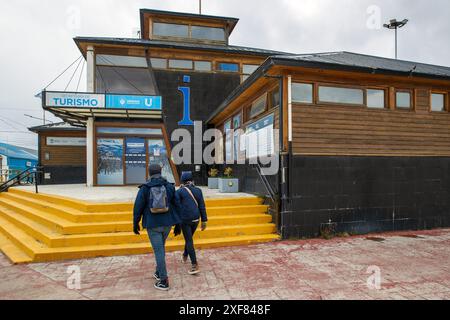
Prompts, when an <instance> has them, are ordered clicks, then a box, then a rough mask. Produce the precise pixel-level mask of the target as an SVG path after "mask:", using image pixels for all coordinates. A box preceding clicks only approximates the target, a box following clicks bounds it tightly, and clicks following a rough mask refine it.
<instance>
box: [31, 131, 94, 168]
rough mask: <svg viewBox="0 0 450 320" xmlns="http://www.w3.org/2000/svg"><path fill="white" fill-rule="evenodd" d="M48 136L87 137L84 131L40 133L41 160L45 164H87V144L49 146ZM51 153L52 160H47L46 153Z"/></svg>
mask: <svg viewBox="0 0 450 320" xmlns="http://www.w3.org/2000/svg"><path fill="white" fill-rule="evenodd" d="M47 137H86V133H84V132H70V133H69V132H67V133H62V132H49V133H45V134H43V133H42V134H40V135H39V139H40V160H41V164H42V165H44V166H85V165H86V147H85V146H80V147H78V146H47V141H46V140H47ZM47 152H48V153H49V154H50V160H45V153H47Z"/></svg>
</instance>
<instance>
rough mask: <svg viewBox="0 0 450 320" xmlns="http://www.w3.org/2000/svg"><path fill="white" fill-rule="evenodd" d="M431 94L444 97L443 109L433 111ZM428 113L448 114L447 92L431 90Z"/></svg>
mask: <svg viewBox="0 0 450 320" xmlns="http://www.w3.org/2000/svg"><path fill="white" fill-rule="evenodd" d="M433 94H440V95H443V96H444V109H443V110H441V111H435V110H433ZM429 111H430V112H432V113H444V112H445V113H447V112H449V93H448V92H447V91H439V90H431V91H430V110H429Z"/></svg>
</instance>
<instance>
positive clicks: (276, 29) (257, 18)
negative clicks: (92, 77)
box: [0, 0, 450, 147]
mask: <svg viewBox="0 0 450 320" xmlns="http://www.w3.org/2000/svg"><path fill="white" fill-rule="evenodd" d="M202 7H203V13H204V14H209V15H222V16H231V17H237V18H239V19H240V22H239V23H238V25H237V27H236V29H235V30H234V32H233V34H232V36H231V39H230V43H231V44H234V45H243V46H252V47H260V48H266V49H274V50H280V51H287V52H293V53H312V52H326V51H342V50H346V51H353V52H358V53H365V54H372V55H378V56H385V57H392V56H393V55H394V33H393V31H389V30H386V29H383V28H382V27H381V26H382V24H383V23H384V22H387V21H388V20H389V19H391V18H398V19H403V18H408V19H409V20H410V23H409V24H408V25H407V26H406V27H405V28H404V29H402V30H401V32H400V34H399V58H401V59H404V60H413V61H419V62H425V63H431V64H438V65H445V66H450V55H449V52H450V41H449V39H450V37H449V35H450V19H449V13H450V2H449V1H448V0H428V1H426V0H381V1H376V0H226V1H225V0H203V5H202ZM140 8H151V9H160V10H169V11H181V12H190V13H198V0H145V1H144V0H142V1H138V0H126V1H125V0H15V1H6V0H3V1H1V2H0V39H1V50H0V66H1V69H0V70H1V73H0V92H1V95H0V141H3V142H9V143H12V144H18V145H24V146H34V147H36V146H37V138H36V137H35V135H33V134H30V133H27V127H29V126H33V125H40V124H42V121H41V120H35V119H32V118H29V117H26V116H24V114H28V115H31V116H34V117H37V118H42V109H41V106H40V99H38V98H35V97H34V95H35V94H36V93H38V92H40V91H41V89H43V88H44V87H45V86H46V85H47V84H48V83H49V82H50V81H52V80H53V79H54V78H55V77H56V76H57V75H58V74H59V73H60V72H62V71H63V70H64V69H65V68H66V67H67V66H69V65H70V63H72V62H73V61H74V60H76V59H77V58H78V57H79V56H80V52H79V51H78V49H77V48H76V45H75V43H74V42H73V40H72V38H73V37H74V36H106V37H135V34H136V30H137V29H138V28H139V9H140ZM75 66H76V65H75ZM75 66H74V68H72V69H71V72H67V73H66V74H65V76H64V77H62V78H61V79H60V80H58V81H57V82H55V83H54V84H53V85H52V86H50V87H49V88H48V89H49V90H64V89H65V87H66V85H67V83H68V82H69V79H70V77H71V76H72V74H73V71H74V69H75ZM80 69H81V66H80ZM80 69H79V70H80ZM79 78H80V76H79V73H77V74H75V76H74V79H73V80H72V82H71V85H70V86H69V88H68V90H74V89H75V88H76V85H77V82H78V79H79ZM84 89H85V75H84V74H83V75H82V77H81V84H80V86H79V90H80V91H82V90H84ZM47 118H48V119H50V120H52V121H58V120H57V119H56V118H54V117H52V116H51V115H50V114H47Z"/></svg>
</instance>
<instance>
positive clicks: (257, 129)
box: [245, 114, 275, 158]
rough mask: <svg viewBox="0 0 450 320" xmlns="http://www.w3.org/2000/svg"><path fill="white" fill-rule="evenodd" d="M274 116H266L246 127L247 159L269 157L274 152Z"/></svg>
mask: <svg viewBox="0 0 450 320" xmlns="http://www.w3.org/2000/svg"><path fill="white" fill-rule="evenodd" d="M273 122H274V115H273V114H271V115H268V116H267V117H264V118H262V119H261V120H258V121H256V122H255V123H252V124H250V125H249V126H247V130H246V133H245V135H246V137H247V157H248V158H254V157H264V156H270V155H272V154H273V152H274V151H275V146H274V137H273Z"/></svg>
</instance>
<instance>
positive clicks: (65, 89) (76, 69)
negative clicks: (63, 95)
mask: <svg viewBox="0 0 450 320" xmlns="http://www.w3.org/2000/svg"><path fill="white" fill-rule="evenodd" d="M83 61H84V60H83V59H81V60H80V61H79V62H78V64H77V67H76V68H75V70H74V72H73V73H72V76H71V77H70V79H69V82H68V83H67V86H66V87H65V88H64V91H67V88H68V87H69V85H70V83H71V82H72V79H73V77H74V76H75V74H76V73H77V71H78V68H79V67H80V64H81V62H83Z"/></svg>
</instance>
